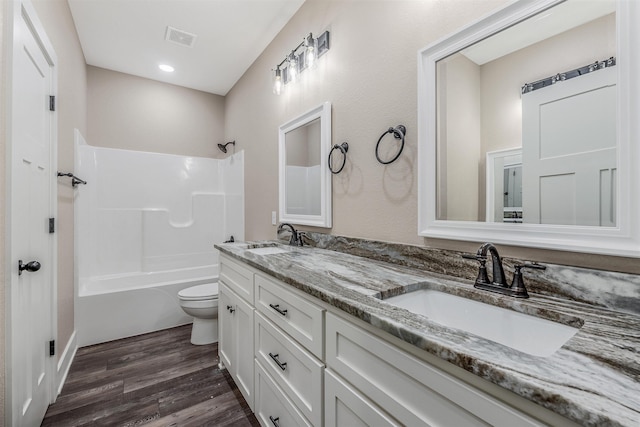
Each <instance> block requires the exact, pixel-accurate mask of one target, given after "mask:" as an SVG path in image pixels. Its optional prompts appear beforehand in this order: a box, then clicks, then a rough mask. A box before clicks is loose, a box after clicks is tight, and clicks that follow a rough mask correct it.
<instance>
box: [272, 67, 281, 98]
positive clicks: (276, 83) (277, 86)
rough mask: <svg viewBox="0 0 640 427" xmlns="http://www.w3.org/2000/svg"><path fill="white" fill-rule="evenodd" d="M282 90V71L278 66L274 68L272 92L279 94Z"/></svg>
mask: <svg viewBox="0 0 640 427" xmlns="http://www.w3.org/2000/svg"><path fill="white" fill-rule="evenodd" d="M281 92H282V71H281V70H280V67H277V68H276V73H275V75H274V76H273V93H275V94H276V95H280V93H281Z"/></svg>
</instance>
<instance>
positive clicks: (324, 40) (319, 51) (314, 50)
mask: <svg viewBox="0 0 640 427" xmlns="http://www.w3.org/2000/svg"><path fill="white" fill-rule="evenodd" d="M328 50H329V31H325V32H324V33H322V34H321V35H320V36H319V37H318V38H314V37H313V34H312V33H309V35H307V36H306V37H304V38H303V39H302V42H301V43H300V44H299V45H298V46H296V47H295V48H294V49H293V50H292V51H291V53H289V54H288V55H287V56H285V58H284V59H283V60H282V62H280V63H279V64H278V65H276V67H275V69H274V70H272V71H273V93H274V94H276V95H280V94H281V93H282V87H283V85H285V84H288V83H295V82H296V81H297V79H298V75H299V74H300V73H301V72H302V71H304V70H306V69H307V68H315V65H316V63H317V59H318V58H319V57H320V56H322V55H323V54H324V53H326V52H327V51H328ZM285 65H286V67H285Z"/></svg>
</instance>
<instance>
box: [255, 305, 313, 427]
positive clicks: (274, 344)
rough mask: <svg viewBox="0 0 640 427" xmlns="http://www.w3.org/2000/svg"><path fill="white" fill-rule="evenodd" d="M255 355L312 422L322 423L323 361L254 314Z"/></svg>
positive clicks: (267, 321)
mask: <svg viewBox="0 0 640 427" xmlns="http://www.w3.org/2000/svg"><path fill="white" fill-rule="evenodd" d="M254 330H255V347H254V348H255V357H256V360H258V361H259V362H260V363H261V364H262V366H263V367H264V369H265V370H266V371H267V372H268V373H269V374H270V375H271V377H272V378H273V379H274V380H275V382H276V383H277V384H278V385H279V386H280V387H281V388H282V390H284V392H285V393H286V394H287V396H288V397H289V399H291V401H293V402H294V403H295V405H296V407H297V408H298V409H299V410H300V412H302V414H303V415H304V416H305V417H306V418H307V419H308V420H309V421H311V423H312V424H313V425H316V426H319V425H321V424H322V381H323V371H324V364H323V363H321V362H319V361H318V360H317V359H316V358H315V357H313V356H312V355H311V353H309V352H308V351H306V350H305V349H304V348H303V347H302V346H301V345H300V344H298V343H296V342H295V341H294V340H293V339H291V338H290V337H288V336H287V335H285V334H284V333H283V332H282V331H281V330H280V329H278V328H277V327H276V326H275V325H274V324H273V323H271V322H270V321H269V320H267V319H266V318H265V317H264V316H262V315H261V314H259V313H257V314H256V316H255V329H254Z"/></svg>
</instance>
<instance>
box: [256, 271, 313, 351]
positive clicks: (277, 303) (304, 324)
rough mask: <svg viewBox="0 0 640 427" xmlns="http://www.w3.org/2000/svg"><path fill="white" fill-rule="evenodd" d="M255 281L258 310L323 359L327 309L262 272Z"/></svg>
mask: <svg viewBox="0 0 640 427" xmlns="http://www.w3.org/2000/svg"><path fill="white" fill-rule="evenodd" d="M255 284H256V303H255V306H256V309H258V311H260V312H261V313H262V314H264V316H265V317H266V318H267V319H269V320H271V321H272V322H273V323H275V324H276V325H277V326H278V327H279V328H281V329H282V330H283V331H285V332H286V333H287V334H289V335H291V337H293V339H295V340H296V341H298V342H299V343H300V344H302V345H303V346H304V347H305V348H306V349H307V350H309V351H310V352H311V353H313V355H315V356H316V357H317V358H318V359H322V358H323V336H324V328H323V323H324V322H323V320H324V319H323V317H324V310H323V309H322V308H320V307H318V306H317V305H315V304H313V303H311V302H309V301H308V300H306V299H304V298H302V297H300V296H298V295H296V294H295V293H294V292H292V291H290V290H288V289H286V288H285V286H287V285H284V284H280V283H278V282H277V281H275V280H273V279H269V278H267V277H265V276H263V275H261V274H256V276H255Z"/></svg>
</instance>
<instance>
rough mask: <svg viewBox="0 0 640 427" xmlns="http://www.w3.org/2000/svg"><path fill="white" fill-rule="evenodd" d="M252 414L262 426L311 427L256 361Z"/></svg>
mask: <svg viewBox="0 0 640 427" xmlns="http://www.w3.org/2000/svg"><path fill="white" fill-rule="evenodd" d="M254 413H255V415H256V418H257V419H258V421H260V424H261V425H263V426H268V427H290V426H295V427H298V426H304V427H306V426H309V427H311V426H312V424H311V423H310V422H309V421H307V420H306V418H305V417H304V416H303V415H302V414H301V413H300V411H299V410H298V409H297V408H296V406H295V404H294V403H293V402H292V401H291V399H289V398H288V397H287V395H286V394H285V392H284V391H282V389H281V388H280V387H278V385H277V384H276V383H275V382H274V381H273V378H271V376H270V375H269V374H267V373H266V372H265V370H264V369H263V368H262V366H261V365H260V363H259V362H258V361H256V406H255V409H254Z"/></svg>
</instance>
